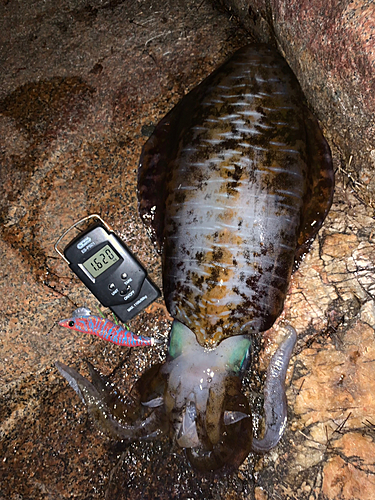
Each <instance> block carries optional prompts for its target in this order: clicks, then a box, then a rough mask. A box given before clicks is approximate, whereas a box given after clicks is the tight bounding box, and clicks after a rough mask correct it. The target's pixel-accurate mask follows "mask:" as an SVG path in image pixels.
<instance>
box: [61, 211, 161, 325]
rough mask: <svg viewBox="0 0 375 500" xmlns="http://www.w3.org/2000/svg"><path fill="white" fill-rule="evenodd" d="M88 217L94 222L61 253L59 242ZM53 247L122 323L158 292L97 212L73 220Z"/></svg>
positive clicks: (157, 294)
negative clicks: (94, 220) (75, 220)
mask: <svg viewBox="0 0 375 500" xmlns="http://www.w3.org/2000/svg"><path fill="white" fill-rule="evenodd" d="M90 219H96V222H93V223H90V225H89V226H88V227H87V228H86V229H84V230H82V231H81V232H80V233H79V234H78V236H76V237H75V238H73V239H72V240H71V241H70V243H68V245H67V246H66V247H65V248H64V253H62V252H61V251H60V249H59V248H58V245H59V244H60V242H61V241H62V240H63V239H64V238H65V237H66V235H67V234H68V233H70V231H72V230H73V229H74V228H76V229H78V227H79V226H82V225H83V224H84V223H85V222H87V221H89V220H90ZM55 250H56V252H57V253H58V254H59V255H60V256H61V257H62V258H63V259H64V260H65V261H66V262H67V263H68V264H69V267H70V269H71V270H72V271H73V272H74V273H75V274H76V275H77V276H78V278H79V279H80V280H81V281H82V282H83V283H84V284H85V285H86V286H87V288H88V289H89V290H91V292H92V293H93V294H94V295H95V297H96V298H97V299H98V300H99V302H101V303H102V304H103V306H105V307H109V308H110V309H111V311H112V312H113V313H114V314H115V315H116V316H118V318H119V319H120V320H121V321H123V322H125V323H126V322H127V321H129V320H130V319H131V318H133V317H134V316H136V315H137V314H138V313H140V312H141V311H142V310H143V309H145V308H146V307H147V306H148V305H150V304H151V303H152V302H154V300H156V299H157V298H158V297H160V295H161V293H160V290H159V289H158V287H157V286H156V285H155V284H154V283H153V282H152V281H151V280H150V278H148V276H147V272H146V270H145V268H144V267H143V266H142V264H141V263H140V262H139V261H138V260H137V259H136V257H135V256H134V255H133V254H132V252H131V251H130V250H129V248H128V247H127V246H126V245H125V243H124V242H123V241H121V240H120V238H118V237H117V236H116V235H115V234H114V232H113V231H112V230H111V228H110V227H109V226H108V225H107V224H106V223H105V222H104V221H103V219H101V217H99V215H96V214H94V215H89V216H87V217H84V218H83V219H81V220H79V221H78V222H76V223H75V224H73V225H72V226H71V227H70V228H69V229H68V230H67V231H65V233H64V234H63V235H62V236H60V238H59V239H58V240H57V242H56V243H55Z"/></svg>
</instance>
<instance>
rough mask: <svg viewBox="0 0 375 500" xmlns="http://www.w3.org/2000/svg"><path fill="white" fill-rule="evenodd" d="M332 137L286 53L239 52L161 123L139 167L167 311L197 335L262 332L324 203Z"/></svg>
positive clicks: (213, 337) (203, 340) (261, 48)
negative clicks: (312, 110) (311, 108)
mask: <svg viewBox="0 0 375 500" xmlns="http://www.w3.org/2000/svg"><path fill="white" fill-rule="evenodd" d="M332 188H333V174H332V164H331V159H330V153H329V148H328V145H327V143H326V141H325V139H324V138H323V136H322V133H321V131H320V129H319V126H318V124H317V122H316V120H315V118H314V117H313V116H312V114H311V113H310V111H309V110H308V108H307V107H306V104H305V101H304V96H303V93H302V91H301V89H300V86H299V84H298V82H297V80H296V78H295V76H294V74H293V73H292V71H291V70H290V68H289V66H288V65H287V63H286V62H285V60H284V59H283V58H282V57H281V56H280V55H279V54H278V53H277V52H275V51H274V50H273V49H271V48H268V47H267V46H265V45H249V46H247V47H244V48H242V49H240V50H239V51H237V52H236V53H235V54H234V56H232V57H231V58H230V59H229V60H228V61H227V62H226V63H224V64H223V65H222V66H221V67H220V68H218V69H217V70H216V71H215V72H214V73H212V74H211V75H210V76H209V77H208V78H206V79H205V80H204V81H203V82H202V83H201V84H200V85H199V86H198V87H196V88H195V89H193V90H192V91H191V92H190V93H189V94H187V95H186V96H185V97H184V98H183V99H182V101H181V102H180V103H179V104H178V105H177V106H176V107H175V108H174V109H173V110H172V111H171V112H170V113H169V114H167V116H166V117H165V118H164V119H163V120H162V121H161V122H160V123H159V124H158V125H157V127H156V129H155V131H154V133H153V135H152V136H151V137H150V139H149V140H148V142H147V143H146V145H145V146H144V149H143V153H142V157H141V162H140V169H139V208H140V213H141V216H142V218H143V220H144V222H145V224H146V225H147V226H148V229H149V231H150V233H151V235H152V237H153V239H154V242H155V243H156V244H157V246H158V248H159V250H160V251H161V252H162V258H163V282H164V295H165V300H166V305H167V308H168V310H169V312H170V314H171V315H172V316H173V317H174V318H175V319H178V320H179V321H180V322H182V323H184V324H185V325H186V326H188V327H189V328H190V329H191V330H192V331H193V332H194V333H195V335H196V337H197V340H198V342H199V343H200V344H201V345H210V346H215V345H217V344H218V343H219V342H220V341H221V340H223V339H224V338H226V337H229V336H232V335H238V334H244V333H245V334H246V333H258V332H263V331H265V330H267V329H268V328H270V327H271V326H272V324H273V323H274V321H275V320H276V318H277V317H278V316H279V314H280V313H281V311H282V308H283V304H284V300H285V295H286V292H287V289H288V285H289V279H290V275H291V273H292V270H293V266H294V264H295V262H296V260H298V258H299V257H300V255H301V253H302V252H303V251H305V250H306V246H307V245H308V243H309V241H310V240H311V239H312V238H313V237H314V236H315V234H316V232H317V230H318V229H319V227H320V226H321V224H322V222H323V220H324V217H325V215H326V213H327V211H328V209H329V206H330V203H331V198H332Z"/></svg>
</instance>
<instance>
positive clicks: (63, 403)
mask: <svg viewBox="0 0 375 500" xmlns="http://www.w3.org/2000/svg"><path fill="white" fill-rule="evenodd" d="M0 25H1V31H0V43H1V48H2V51H1V54H2V62H1V71H2V77H3V78H2V86H1V89H0V130H1V137H2V141H1V145H0V155H1V156H0V161H1V170H0V176H1V185H0V190H1V197H0V203H1V207H2V208H1V222H2V227H1V237H0V268H1V274H0V289H1V297H2V309H1V316H0V322H1V323H0V328H1V332H2V335H1V337H0V380H1V386H0V398H1V400H0V401H1V403H0V454H1V461H0V478H1V479H0V499H1V500H5V499H6V500H26V499H27V500H34V499H35V500H40V499H53V500H54V499H59V500H62V499H72V498H76V499H82V500H83V499H90V500H91V499H106V500H112V499H116V500H117V499H119V500H121V499H124V500H125V499H132V500H133V499H155V498H158V499H177V498H178V499H180V498H185V499H188V498H204V499H216V498H221V499H224V500H230V499H233V498H236V499H246V500H248V499H249V500H250V499H251V500H253V499H257V500H266V499H270V500H271V499H274V498H279V499H297V498H298V499H299V500H305V499H306V500H311V499H317V498H319V499H332V500H333V499H335V500H336V499H344V500H349V499H350V500H352V499H361V500H367V499H372V498H374V497H375V482H374V466H373V462H374V461H373V456H374V451H375V450H374V439H375V418H374V416H375V408H374V402H373V400H372V394H374V390H375V387H374V385H375V352H374V345H375V344H374V324H375V272H374V266H373V262H374V259H375V236H374V234H373V229H372V228H373V211H372V209H371V207H369V206H368V205H366V204H364V203H363V202H362V201H361V199H359V198H358V196H357V192H356V191H353V190H352V189H351V187H350V186H348V184H347V182H346V181H347V177H346V176H345V174H344V173H343V170H342V168H341V165H342V161H343V159H342V157H341V156H340V155H339V152H338V150H337V149H336V148H334V155H335V158H334V159H335V167H336V169H337V172H338V175H337V190H336V194H335V200H334V205H333V207H332V210H331V212H330V214H329V216H328V218H327V220H326V223H325V224H324V227H323V228H322V230H321V232H320V233H319V236H318V238H317V240H316V241H315V242H314V245H313V247H312V249H311V251H310V253H309V254H308V255H307V256H306V258H305V259H304V261H303V263H302V264H301V266H300V268H299V270H298V271H297V272H296V273H295V275H294V278H293V280H292V283H291V287H290V294H289V297H288V300H287V303H286V306H285V311H284V313H283V316H282V317H281V318H280V321H279V322H278V325H276V326H275V328H274V329H273V330H272V331H270V332H268V333H267V335H265V342H264V351H263V352H262V353H261V355H260V356H259V359H258V361H257V362H256V363H255V364H254V367H253V369H252V370H251V372H250V373H249V375H248V377H247V378H246V380H245V388H246V391H247V394H248V396H249V398H250V399H251V400H252V401H253V403H254V408H255V412H256V416H257V418H256V419H255V422H256V423H259V422H260V414H259V411H260V408H261V394H260V393H259V391H260V390H261V387H262V383H261V382H262V377H263V375H264V371H265V368H266V366H267V363H268V361H269V359H270V356H271V354H272V352H273V350H274V349H275V345H276V342H278V341H279V337H280V335H281V331H282V329H280V328H279V325H282V323H283V322H284V321H287V322H290V323H291V324H293V325H294V326H295V328H296V329H297V332H298V335H299V340H298V346H297V349H296V354H295V356H294V357H293V360H292V364H291V368H290V370H289V389H288V400H289V424H288V426H287V430H286V433H285V436H284V438H283V440H282V442H281V443H280V445H279V446H278V447H277V448H275V449H274V450H273V451H272V452H271V453H269V454H267V455H265V456H264V457H259V456H253V455H250V456H249V457H248V459H247V460H246V461H245V462H244V463H243V464H242V466H241V467H240V469H239V470H238V471H235V472H234V473H233V474H231V475H228V476H226V477H222V476H220V475H218V476H213V477H211V476H204V477H202V476H200V475H199V474H196V473H195V472H194V471H192V469H191V468H190V467H189V465H188V464H187V463H186V460H185V457H184V455H183V453H181V451H179V450H178V449H177V448H176V447H174V445H173V444H171V443H170V442H169V441H168V440H167V439H163V440H161V441H157V442H151V443H132V444H130V445H123V444H119V443H115V442H113V441H110V440H109V439H107V438H105V437H104V436H102V435H101V434H100V433H99V432H98V430H97V429H96V428H95V427H94V426H93V424H92V423H91V421H90V419H88V418H87V415H86V411H85V409H84V408H83V406H82V404H81V402H80V401H79V398H78V397H77V396H76V394H75V393H74V392H73V390H72V389H71V388H70V387H69V386H68V385H67V384H66V382H65V381H64V380H63V379H62V377H61V376H60V375H59V373H58V372H57V371H56V369H55V368H54V365H53V364H54V361H55V360H60V361H64V362H65V363H67V364H71V365H73V366H75V367H76V368H77V369H78V370H80V371H81V372H82V373H83V374H85V373H87V372H86V370H87V368H86V365H85V363H84V360H89V361H90V362H91V363H93V364H94V366H96V367H97V368H98V369H99V370H101V371H102V372H103V373H105V374H108V375H109V376H110V377H111V379H112V380H113V381H114V383H116V384H117V385H119V387H120V389H121V390H122V391H123V392H124V393H126V392H128V390H129V389H130V387H131V386H132V384H133V383H134V381H135V380H137V379H138V377H139V373H140V372H142V371H144V370H145V369H146V368H147V367H148V366H150V365H151V364H152V363H155V362H157V361H161V360H163V359H164V357H165V347H164V346H163V345H162V346H158V347H156V348H155V349H153V350H134V349H133V350H127V349H121V348H118V347H116V346H113V345H109V344H106V343H103V342H101V341H100V339H97V338H91V337H89V336H82V335H80V334H78V333H76V332H73V331H71V330H64V329H60V328H59V327H58V326H57V324H56V321H57V320H58V319H60V318H62V317H65V316H66V315H67V314H69V313H70V312H71V311H72V310H73V309H74V308H75V305H80V306H81V305H87V306H90V307H91V308H92V309H93V310H95V305H96V303H95V301H94V299H93V298H92V296H90V294H89V292H88V291H87V290H85V289H84V287H83V286H82V285H81V283H80V282H79V281H78V280H76V279H75V278H74V277H73V276H72V274H71V273H70V271H69V269H68V268H67V266H66V265H65V263H64V262H63V261H61V259H59V258H57V255H56V254H55V252H54V250H53V244H54V242H55V241H56V239H57V238H58V236H59V235H60V234H61V233H62V231H63V230H64V229H66V228H67V227H68V226H69V225H70V224H71V223H72V222H74V221H75V220H77V219H78V218H79V217H81V216H83V215H86V214H88V213H94V212H98V213H100V214H101V215H102V216H103V217H104V218H105V219H106V220H107V221H108V223H110V224H111V225H112V226H113V228H114V229H115V230H116V231H117V232H118V233H119V234H120V235H121V236H122V237H123V238H124V239H125V240H126V241H127V243H128V244H129V246H130V247H131V248H132V249H133V250H134V251H135V252H136V253H137V255H138V256H139V257H140V259H141V260H142V262H143V263H144V264H145V265H146V267H147V268H148V270H149V271H150V274H151V276H152V278H153V279H154V280H155V281H156V282H157V283H158V284H159V285H160V284H161V283H160V281H161V280H160V263H159V260H158V258H157V257H156V256H155V254H154V253H153V251H152V249H151V245H150V243H149V241H148V239H147V237H146V234H145V231H144V229H143V228H142V225H141V223H140V221H139V219H138V216H137V207H136V196H135V186H136V167H137V162H138V158H139V154H140V150H141V147H142V145H143V143H144V142H145V140H146V139H147V135H148V134H149V131H150V128H151V127H152V125H153V124H155V123H156V122H157V121H158V120H159V119H160V117H162V116H163V115H164V114H165V113H166V112H167V111H168V110H169V109H171V107H172V106H173V105H174V104H175V103H176V102H177V101H178V100H179V99H180V98H181V96H182V95H184V93H185V92H186V91H187V90H189V89H190V88H191V87H193V86H194V85H195V84H197V83H198V82H199V81H200V80H201V79H202V78H203V77H204V76H206V75H207V74H209V73H210V72H211V71H212V69H213V68H214V67H215V66H216V65H217V64H219V63H220V62H221V61H223V60H224V59H225V57H226V55H227V54H230V53H231V52H233V51H234V50H235V49H236V48H237V47H239V46H241V45H244V44H245V43H247V41H248V40H249V37H248V35H247V34H246V32H244V31H243V30H242V29H241V27H240V26H239V25H238V24H237V23H236V22H235V20H234V19H230V17H229V16H228V15H226V14H225V13H223V12H219V11H217V10H215V9H214V8H213V7H212V5H211V4H210V3H209V2H208V1H207V2H206V1H203V2H202V1H201V0H199V1H197V2H195V1H183V0H178V1H176V0H174V1H172V0H168V1H165V0H153V1H152V2H150V1H148V0H147V1H146V0H144V1H142V0H141V1H138V2H128V1H121V0H110V1H108V2H106V3H105V2H101V1H99V0H97V1H95V0H93V1H91V2H90V3H87V2H85V1H81V0H69V1H68V0H64V1H62V2H59V3H58V4H57V3H56V2H52V1H48V0H47V1H42V0H34V1H33V2H18V3H16V2H13V1H12V0H10V1H9V2H3V3H2V4H1V6H0ZM284 50H285V47H284ZM290 50H291V51H292V49H290ZM305 86H306V85H305ZM307 90H308V88H307ZM314 92H316V95H317V96H319V94H320V92H319V89H315V91H314ZM311 93H312V94H313V91H310V94H311ZM314 95H315V94H314ZM314 95H313V98H314ZM310 97H311V96H310ZM315 98H316V99H318V97H315ZM331 137H333V135H331ZM331 144H332V145H333V143H331ZM333 146H334V145H333ZM169 324H170V322H169V318H168V316H167V315H166V313H165V310H164V309H163V302H162V301H159V307H158V306H156V307H153V308H151V309H150V310H148V311H146V312H144V313H142V314H141V315H140V316H139V317H137V318H136V319H135V320H134V321H132V323H131V327H132V329H133V331H135V332H136V333H145V334H151V333H152V334H153V335H155V336H156V337H158V338H166V337H167V335H168V330H169ZM257 372H258V373H259V374H260V375H258V374H257Z"/></svg>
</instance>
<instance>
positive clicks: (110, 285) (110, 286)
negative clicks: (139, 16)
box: [108, 283, 116, 290]
mask: <svg viewBox="0 0 375 500" xmlns="http://www.w3.org/2000/svg"><path fill="white" fill-rule="evenodd" d="M108 288H109V289H110V290H114V289H115V288H116V285H115V284H114V283H110V284H109V285H108Z"/></svg>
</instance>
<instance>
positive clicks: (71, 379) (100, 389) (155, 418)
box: [55, 362, 165, 441]
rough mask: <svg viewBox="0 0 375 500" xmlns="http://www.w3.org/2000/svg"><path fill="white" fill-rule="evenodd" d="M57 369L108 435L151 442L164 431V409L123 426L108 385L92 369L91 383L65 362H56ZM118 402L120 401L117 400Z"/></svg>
mask: <svg viewBox="0 0 375 500" xmlns="http://www.w3.org/2000/svg"><path fill="white" fill-rule="evenodd" d="M55 366H56V368H57V369H58V370H59V372H60V373H61V375H62V376H63V377H64V378H65V379H66V380H67V381H68V383H69V385H70V386H71V387H72V388H73V389H74V390H75V391H76V393H77V394H78V396H79V397H80V398H81V400H82V402H83V403H85V405H86V406H87V410H88V413H89V414H90V415H91V417H92V418H93V420H94V421H95V423H96V424H97V425H98V426H99V428H100V430H102V431H103V432H104V433H105V434H107V435H108V436H110V437H112V438H114V439H117V440H120V441H124V440H126V441H127V440H135V439H153V438H155V437H157V436H159V435H160V434H162V433H163V432H164V430H163V429H164V427H165V425H164V420H165V414H164V409H163V407H157V408H155V409H153V410H152V411H151V413H149V414H148V415H146V416H145V417H144V418H138V419H137V420H136V421H134V422H132V423H126V422H124V421H123V420H122V421H120V420H118V419H117V418H116V416H115V412H114V407H115V406H116V405H115V404H114V402H113V401H111V400H112V399H113V394H110V393H109V392H108V390H107V389H108V387H107V386H108V383H106V381H105V378H104V377H101V376H100V375H99V374H98V373H96V371H95V370H94V368H93V367H92V366H90V365H89V368H90V372H91V375H92V379H93V382H90V381H89V380H87V379H86V378H85V377H83V376H82V375H81V374H80V373H78V372H77V371H76V370H75V369H74V368H71V367H69V366H67V365H65V364H64V363H60V362H56V363H55ZM117 402H119V399H117Z"/></svg>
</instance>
